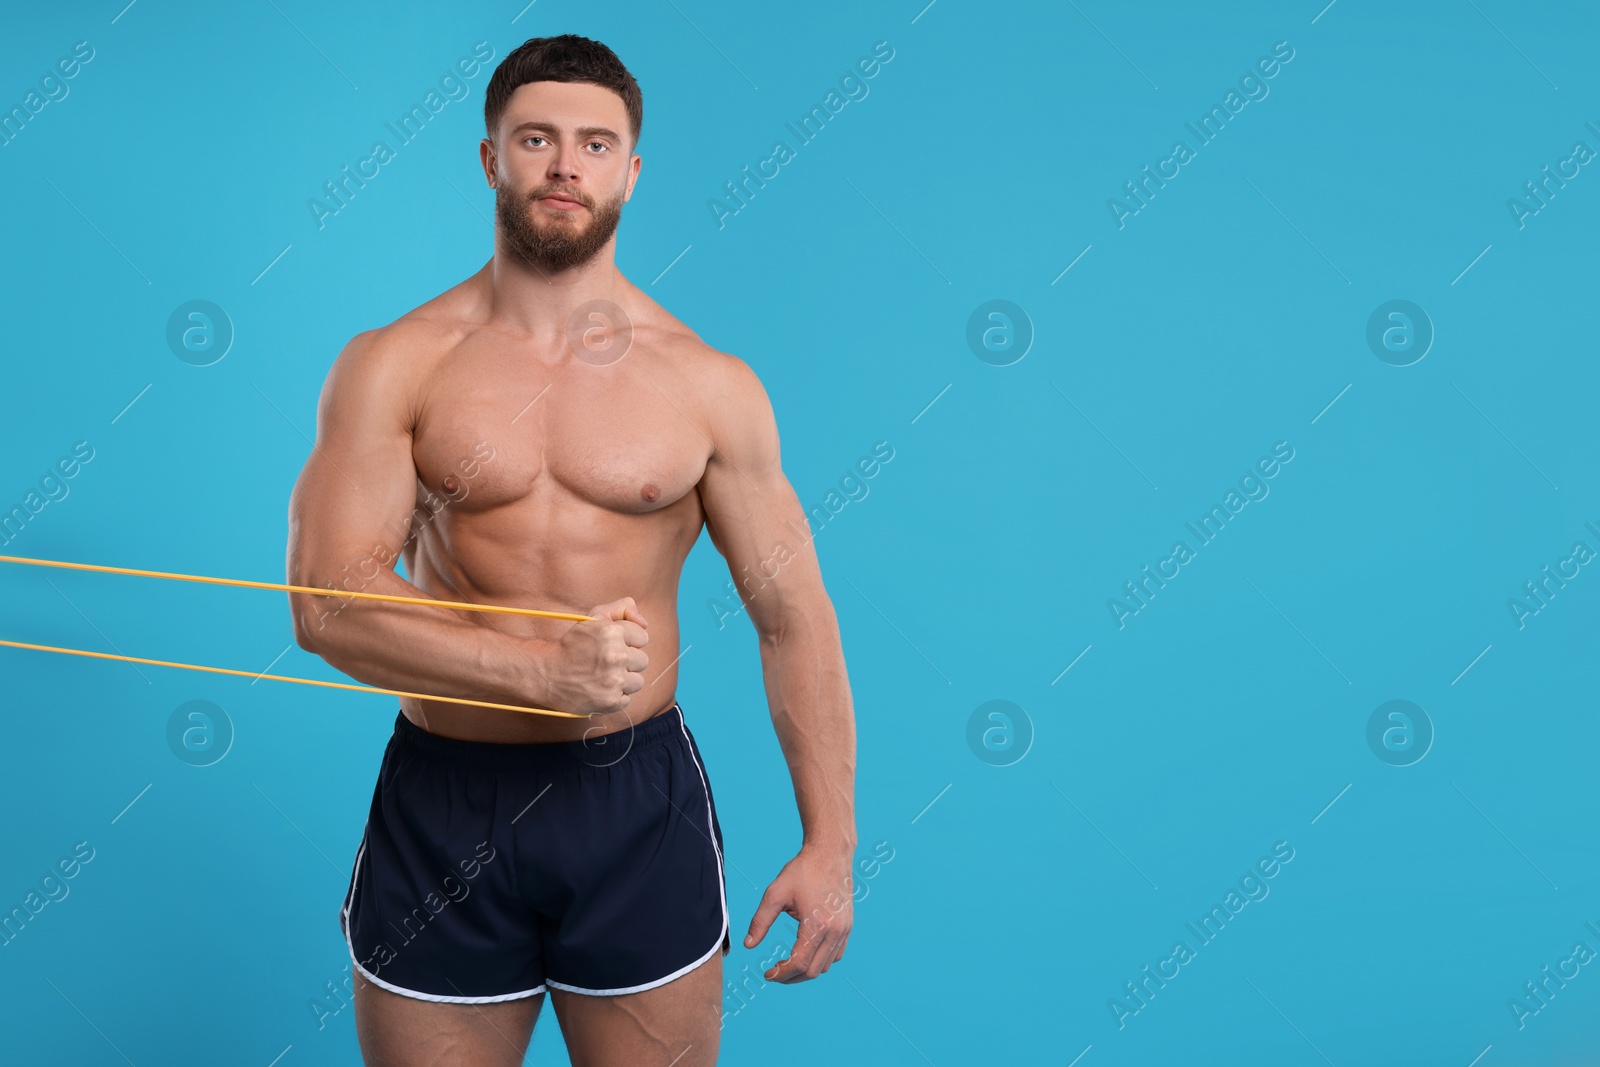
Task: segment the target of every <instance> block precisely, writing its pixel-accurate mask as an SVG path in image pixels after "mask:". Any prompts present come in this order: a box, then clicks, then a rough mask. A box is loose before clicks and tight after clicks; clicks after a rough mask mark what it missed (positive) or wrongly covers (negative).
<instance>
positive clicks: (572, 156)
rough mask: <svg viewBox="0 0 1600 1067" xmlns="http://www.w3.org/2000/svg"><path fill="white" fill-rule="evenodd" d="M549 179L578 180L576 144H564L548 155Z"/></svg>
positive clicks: (559, 180)
mask: <svg viewBox="0 0 1600 1067" xmlns="http://www.w3.org/2000/svg"><path fill="white" fill-rule="evenodd" d="M547 173H548V175H549V177H550V180H551V181H558V182H575V181H577V180H578V149H577V146H576V145H573V144H564V145H562V146H561V147H560V148H558V149H557V150H556V152H555V153H554V154H553V155H552V156H551V157H550V169H549V171H548V172H547Z"/></svg>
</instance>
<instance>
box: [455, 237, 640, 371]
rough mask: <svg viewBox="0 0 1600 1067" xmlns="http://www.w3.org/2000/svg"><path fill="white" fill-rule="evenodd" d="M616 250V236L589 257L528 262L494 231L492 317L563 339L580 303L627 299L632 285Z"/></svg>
mask: <svg viewBox="0 0 1600 1067" xmlns="http://www.w3.org/2000/svg"><path fill="white" fill-rule="evenodd" d="M615 250H616V241H615V239H613V240H611V241H608V242H606V245H605V247H604V248H602V249H600V251H599V252H597V253H595V255H594V256H593V257H592V258H591V259H589V260H588V261H587V262H585V263H580V264H578V265H577V266H575V267H569V268H568V269H566V270H559V271H553V270H550V269H549V268H547V267H543V266H538V265H536V264H533V263H531V262H529V261H528V260H527V259H525V258H524V257H523V256H522V254H521V253H519V252H518V251H516V249H514V248H512V247H510V246H509V245H508V244H507V243H506V241H505V238H504V236H502V235H501V234H500V233H498V232H496V234H495V248H494V256H493V257H492V258H491V259H490V260H489V262H488V264H487V265H486V266H485V268H484V271H485V273H486V275H487V279H488V285H489V308H490V315H491V317H492V318H494V319H495V320H496V321H498V322H500V323H503V324H504V325H505V326H506V327H507V328H509V329H512V330H515V331H518V332H521V333H525V334H527V335H529V336H530V337H531V338H532V339H534V341H536V342H538V343H545V344H559V343H560V342H561V341H562V340H563V339H564V338H565V337H566V331H567V325H568V322H569V320H570V319H571V317H572V313H573V312H574V311H575V310H576V309H577V308H578V306H579V305H581V304H584V303H587V302H588V301H590V300H609V301H611V302H612V303H614V304H622V303H623V302H624V300H625V299H626V290H628V289H631V288H632V286H631V285H630V283H629V282H628V280H627V279H626V278H624V277H623V276H622V272H621V271H619V270H617V267H616V263H615V261H614V260H613V254H614V252H615Z"/></svg>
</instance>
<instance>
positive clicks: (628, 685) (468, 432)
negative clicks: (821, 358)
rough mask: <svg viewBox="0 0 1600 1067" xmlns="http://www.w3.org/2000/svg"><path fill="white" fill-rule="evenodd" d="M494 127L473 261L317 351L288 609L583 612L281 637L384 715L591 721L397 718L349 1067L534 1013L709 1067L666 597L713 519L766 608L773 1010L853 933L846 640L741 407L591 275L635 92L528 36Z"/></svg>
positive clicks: (702, 909)
mask: <svg viewBox="0 0 1600 1067" xmlns="http://www.w3.org/2000/svg"><path fill="white" fill-rule="evenodd" d="M484 112H485V124H486V128H487V131H488V136H487V137H486V138H485V139H484V140H483V142H482V144H481V146H480V155H481V157H482V162H483V171H484V174H485V176H486V177H487V179H488V184H489V186H490V187H491V188H493V189H494V190H495V191H496V216H497V226H496V233H495V248H494V255H493V258H491V259H490V260H489V262H488V263H487V264H485V265H484V267H483V268H482V269H481V270H479V271H478V272H477V273H476V274H474V275H472V276H471V277H469V278H467V279H466V280H465V281H463V282H462V283H460V284H459V285H457V286H455V287H454V288H452V289H449V290H447V291H446V292H444V293H442V294H441V295H439V296H438V297H435V298H434V299H432V300H429V301H428V302H427V303H425V304H423V305H421V306H420V307H418V308H417V309H415V310H414V311H411V312H409V313H407V314H405V315H403V316H401V317H400V318H399V319H397V320H395V321H394V322H393V323H391V324H390V325H388V326H385V327H383V328H382V329H377V330H371V331H368V332H366V333H362V334H359V335H357V336H356V337H355V338H354V339H352V340H351V341H350V343H349V344H348V345H347V346H346V347H345V348H344V350H343V351H342V352H341V353H340V354H339V357H338V359H337V360H336V361H335V363H334V365H333V367H332V369H331V370H330V372H329V374H328V378H327V382H326V384H325V386H324V388H323V392H322V396H321V400H320V402H319V406H318V413H317V445H316V448H315V449H314V451H313V454H312V455H311V457H310V458H309V460H308V461H307V464H306V467H305V470H304V472H303V473H302V475H301V477H300V480H299V483H298V484H297V485H296V487H295V490H294V495H293V498H292V501H291V505H290V531H289V532H290V542H289V552H288V571H289V581H290V582H291V583H294V584H299V585H308V586H321V587H324V588H334V587H338V588H344V589H350V590H358V591H365V592H377V593H393V594H400V595H406V596H425V597H431V598H434V599H440V600H458V601H470V602H475V603H484V604H502V605H513V606H518V607H532V608H541V609H547V610H555V611H569V612H579V613H583V614H587V615H592V616H595V617H596V618H595V619H593V620H591V621H585V622H576V623H575V622H571V621H560V620H550V619H542V618H533V617H527V616H515V615H503V614H488V613H482V612H465V611H457V610H447V609H438V608H430V607H424V606H421V605H410V604H391V603H386V602H382V601H368V600H352V599H336V598H330V597H316V596H305V595H303V594H296V595H294V596H293V597H292V608H293V612H294V617H295V632H296V638H297V640H298V642H299V644H300V646H301V647H302V648H305V649H308V650H310V651H312V652H315V653H317V654H318V655H320V656H322V657H323V658H324V659H325V660H326V661H327V662H328V663H330V664H331V665H333V666H334V667H336V668H338V669H339V670H341V671H343V672H345V673H347V674H349V675H351V676H353V677H355V678H357V679H359V680H361V681H363V682H366V683H369V684H372V685H377V686H381V687H384V688H388V689H399V690H407V691H412V692H420V693H431V694H435V695H439V696H454V697H462V698H468V699H475V700H485V701H491V702H496V703H502V704H511V705H515V706H518V707H531V708H550V709H557V710H562V711H569V712H576V713H580V714H583V715H586V716H588V717H587V718H570V719H569V718H556V717H553V716H541V715H532V714H527V713H522V712H512V711H497V710H492V709H484V708H476V707H470V706H465V705H460V704H451V703H445V702H441V701H436V700H425V699H414V698H409V697H408V698H404V699H402V700H401V701H400V713H399V715H398V716H397V718H396V721H395V732H394V735H393V736H392V738H391V739H390V741H389V744H388V748H387V749H386V751H385V753H384V758H383V764H382V768H381V770H380V772H379V778H378V782H377V786H376V788H375V789H374V795H373V801H372V806H371V810H370V813H369V816H368V819H367V825H366V829H365V832H364V834H363V838H362V842H361V846H360V848H359V849H358V851H357V853H356V859H355V864H354V869H353V871H352V877H351V883H350V888H349V891H348V893H347V895H346V898H345V901H344V904H343V906H342V907H341V909H340V915H339V918H340V925H341V929H342V930H343V931H344V933H345V936H346V938H347V940H348V941H349V943H350V951H351V954H352V957H353V959H354V961H355V969H356V976H355V983H356V989H355V1005H356V1027H357V1033H358V1036H359V1038H360V1042H361V1049H362V1054H363V1056H364V1058H365V1060H366V1062H367V1063H368V1064H371V1065H380V1064H381V1065H385V1067H410V1065H423V1064H426V1065H429V1067H438V1065H442V1064H472V1065H474V1067H485V1065H498V1064H506V1065H513V1064H520V1063H522V1059H523V1055H524V1052H525V1050H526V1048H527V1045H528V1041H529V1039H530V1037H531V1035H532V1030H533V1024H534V1020H535V1018H536V1017H537V1016H538V1014H539V1009H540V1007H541V1005H542V1002H543V1000H544V993H545V991H546V990H547V989H548V990H549V992H550V997H551V1000H552V1001H553V1003H554V1006H555V1011H556V1018H557V1020H558V1021H559V1024H560V1026H561V1030H562V1032H563V1034H564V1036H565V1039H566V1042H567V1047H568V1049H569V1050H570V1053H571V1056H572V1062H573V1063H574V1064H576V1065H580V1067H588V1065H612V1064H626V1065H628V1067H669V1065H671V1067H693V1065H697V1064H711V1063H714V1062H715V1061H716V1057H717V1049H718V1041H719V1034H720V1022H721V1012H720V1004H721V986H722V956H723V955H724V954H725V953H726V952H727V951H728V941H727V936H728V934H729V932H730V930H729V925H730V924H729V916H728V911H727V897H726V892H725V885H724V870H725V869H724V864H723V857H722V848H721V832H720V829H719V828H718V826H717V823H716V816H715V807H714V804H713V801H712V796H711V791H710V785H709V782H708V779H707V777H706V775H705V768H704V765H703V763H702V762H701V760H700V755H699V752H698V750H697V749H696V747H695V745H694V742H693V740H692V738H691V736H690V733H689V731H688V728H687V727H686V725H685V724H684V713H683V709H682V708H681V707H680V705H679V704H678V702H677V700H676V699H675V693H676V690H677V680H678V671H677V666H678V657H679V653H680V646H679V634H678V623H677V617H676V608H677V594H678V579H679V575H680V573H681V571H682V566H683V562H684V559H685V557H686V556H687V555H688V553H689V550H690V548H691V547H692V546H693V545H694V543H695V541H696V539H697V538H698V536H699V533H700V528H701V526H702V524H704V525H705V526H706V528H707V529H708V530H709V531H710V536H711V540H712V543H713V544H714V545H715V546H716V548H717V549H718V551H720V552H721V553H722V555H723V556H724V557H726V559H727V562H728V566H729V569H730V571H731V572H732V573H733V574H734V575H740V574H742V573H746V571H747V569H748V570H750V571H758V572H760V573H762V574H763V576H764V577H765V578H768V579H769V580H766V581H764V582H762V583H759V585H758V588H757V589H756V590H755V591H751V590H749V589H746V590H745V591H744V592H743V593H742V595H743V596H744V597H745V601H746V604H747V607H748V610H749V612H750V619H751V621H752V623H753V624H754V626H755V628H756V631H757V633H758V634H759V636H760V650H761V661H762V668H763V674H764V678H765V687H766V695H767V701H768V704H769V706H770V709H771V714H772V720H773V725H774V727H775V729H776V731H777V735H778V739H779V742H780V744H781V746H782V749H783V753H784V756H785V758H786V760H787V761H788V764H789V769H790V774H791V777H792V778H793V783H794V793H795V800H796V804H797V806H798V809H799V815H800V821H801V825H802V828H803V831H804V842H803V845H802V847H801V849H800V851H799V854H798V855H797V856H796V857H795V858H794V859H792V860H790V861H789V862H788V863H787V864H786V865H785V866H784V868H783V870H782V871H781V872H780V873H779V874H778V876H777V878H776V879H774V881H773V882H772V884H771V885H770V886H769V887H768V889H767V890H766V893H765V894H764V895H763V897H762V899H761V903H760V906H759V907H758V909H757V910H756V913H755V915H754V916H753V917H752V919H751V922H750V925H749V928H748V932H747V934H746V935H745V937H744V944H745V946H746V947H747V948H749V947H754V946H755V945H757V944H759V943H760V942H761V941H762V939H763V938H764V937H765V936H766V934H767V931H768V929H769V928H770V927H771V926H772V923H773V921H774V920H775V919H776V918H777V916H778V914H779V913H780V912H787V913H789V914H790V915H792V916H794V917H795V918H797V919H798V920H799V921H800V928H799V930H798V933H797V937H796V943H795V945H794V947H793V948H792V950H791V951H790V954H789V956H788V958H787V959H785V960H782V961H780V962H778V963H777V965H776V966H774V967H773V968H772V969H771V970H770V971H768V972H767V975H766V977H767V978H768V979H769V980H772V981H777V982H798V981H805V980H807V979H810V978H814V977H816V976H817V975H819V974H821V973H822V972H824V971H826V970H827V969H828V968H829V966H830V965H832V964H833V963H836V962H838V960H839V959H840V958H841V957H842V956H843V955H844V951H845V943H846V941H847V939H848V936H849V932H850V925H851V907H850V902H851V893H850V888H851V883H850V870H851V858H852V852H853V850H854V847H855V842H856V837H855V824H854V812H853V782H854V773H855V731H854V719H853V711H852V708H851V699H850V690H849V684H848V680H847V678H846V674H845V664H844V657H843V653H842V650H841V647H840V639H839V633H838V625H837V621H836V618H835V615H834V611H833V605H832V603H831V602H830V600H829V598H828V596H827V594H826V592H825V591H824V588H823V584H822V580H821V575H820V571H819V568H818V563H817V558H816V555H815V552H814V550H813V548H812V545H811V543H810V539H809V538H804V539H802V538H798V537H796V536H795V534H794V532H793V531H795V530H805V529H806V517H805V511H804V509H803V508H802V507H801V505H800V503H799V501H798V500H797V499H796V496H795V493H794V491H793V489H792V488H791V487H790V486H789V483H788V481H787V480H786V479H785V477H784V474H783V471H782V468H781V466H780V463H779V452H778V434H777V429H776V426H775V424H774V419H773V414H772V408H771V405H770V403H769V401H768V398H767V396H766V393H765V391H764V390H763V388H762V386H761V383H760V381H759V380H758V379H757V377H756V375H755V374H754V373H753V372H752V371H751V369H750V368H749V367H748V366H747V365H746V364H745V363H744V362H742V361H741V360H739V359H737V358H735V357H733V356H731V355H727V354H724V353H721V352H717V351H715V350H713V349H711V348H710V347H708V346H707V345H706V344H705V343H704V342H702V341H701V340H700V339H699V338H698V337H697V336H696V335H695V334H694V333H693V332H692V331H691V330H690V329H689V328H688V327H686V326H684V325H683V324H682V323H680V322H678V320H677V319H675V318H673V317H672V316H671V315H669V314H667V312H665V311H664V310H662V308H661V307H659V306H658V305H657V304H656V303H655V302H654V301H653V300H651V299H650V298H649V297H648V296H646V295H645V294H644V293H643V292H641V291H640V290H639V289H638V288H636V287H635V286H634V285H632V284H631V283H630V282H629V281H628V280H627V279H626V278H624V277H623V276H622V274H621V273H620V272H619V271H618V270H617V268H616V267H615V265H614V264H613V253H614V250H615V229H616V225H617V221H618V218H619V216H620V214H621V210H622V205H623V203H625V202H626V201H627V200H628V199H629V197H630V196H631V195H632V193H633V189H634V184H635V182H636V181H637V180H638V177H639V168H640V157H639V156H638V155H637V154H634V148H635V147H636V146H637V144H638V138H639V127H640V120H641V117H642V104H641V102H640V96H639V89H638V86H637V85H636V83H635V82H634V79H633V77H632V76H631V75H630V74H629V73H628V71H627V70H626V68H625V67H623V65H622V63H621V62H620V61H619V60H618V59H617V57H616V56H615V55H614V54H613V53H612V52H611V50H610V49H608V48H606V47H605V46H604V45H602V44H599V43H597V42H594V41H590V40H587V39H585V38H582V37H574V36H570V35H568V36H562V37H551V38H536V39H534V40H530V41H528V42H527V43H526V44H524V45H522V46H521V47H519V48H518V49H516V50H515V51H514V52H512V53H511V54H510V55H509V56H507V57H506V59H505V61H504V62H503V63H502V64H501V65H500V66H499V68H498V69H497V70H496V71H495V73H494V75H493V77H492V78H491V80H490V82H489V85H488V87H487V89H486V101H485V107H484ZM596 309H598V311H597V310H596ZM802 540H803V543H801V542H802ZM779 546H785V547H784V548H782V549H781V550H780V549H779ZM775 556H776V558H777V559H778V560H779V561H781V568H782V570H781V574H779V575H778V576H777V577H776V578H775V579H774V578H772V577H771V576H770V575H768V574H767V570H768V569H769V568H770V566H771V564H772V561H773V560H774V558H775ZM399 558H403V559H404V560H405V564H406V573H407V575H408V576H409V578H410V580H409V581H407V580H405V579H402V578H401V577H399V576H398V575H397V574H395V573H394V564H395V561H396V560H397V559H399Z"/></svg>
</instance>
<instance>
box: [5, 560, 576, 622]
mask: <svg viewBox="0 0 1600 1067" xmlns="http://www.w3.org/2000/svg"><path fill="white" fill-rule="evenodd" d="M0 563H26V564H28V565H30V566H34V567H62V568H65V569H67V570H74V571H100V572H102V573H105V574H131V575H135V576H137V577H141V578H171V579H173V580H175V581H180V582H207V583H210V584H212V585H237V586H242V587H243V588H246V589H279V590H282V591H284V592H287V593H307V594H310V595H311V596H340V597H350V598H353V599H360V600H386V601H388V602H390V603H392V604H422V605H424V606H426V607H430V608H456V609H457V610H460V611H490V612H497V613H499V614H502V615H532V616H536V617H538V618H542V619H571V620H572V621H573V622H587V621H589V620H590V619H593V618H594V616H593V615H580V614H578V613H576V612H571V611H539V610H536V609H534V608H510V607H503V606H501V605H499V604H468V603H464V602H462V601H457V600H433V599H431V598H428V597H415V596H394V595H392V594H389V593H353V592H351V591H350V590H348V589H319V588H317V587H316V586H310V585H284V584H282V583H281V582H248V581H244V580H242V579H239V578H207V577H205V576H203V575H198V574H172V573H170V572H168V571H142V570H136V569H135V568H133V567H102V566H99V565H98V564H94V563H62V562H60V561H58V560H53V559H29V558H28V557H26V556H0Z"/></svg>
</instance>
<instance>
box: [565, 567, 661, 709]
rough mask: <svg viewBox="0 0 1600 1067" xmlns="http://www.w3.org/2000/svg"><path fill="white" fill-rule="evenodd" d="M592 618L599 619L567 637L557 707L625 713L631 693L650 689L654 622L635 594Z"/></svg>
mask: <svg viewBox="0 0 1600 1067" xmlns="http://www.w3.org/2000/svg"><path fill="white" fill-rule="evenodd" d="M589 614H590V615H593V616H594V618H593V619H591V620H589V621H587V622H580V623H578V624H577V625H575V626H573V627H572V629H570V630H568V631H567V632H566V633H565V634H564V635H563V636H562V638H561V642H560V645H559V648H558V651H557V655H556V657H555V667H554V671H553V677H552V678H551V680H550V687H551V691H552V693H553V695H554V701H555V706H556V707H558V708H561V709H562V710H564V711H572V712H576V713H577V714H579V715H599V714H605V713H607V712H618V711H622V710H624V709H625V708H627V706H628V697H629V695H630V694H633V693H637V692H638V691H639V690H641V689H643V688H644V674H643V672H644V669H645V667H646V666H647V665H648V664H649V662H650V658H649V657H648V656H647V655H645V652H644V645H645V642H646V641H648V640H649V639H650V635H649V634H647V633H646V632H645V627H647V626H648V625H649V623H647V622H645V619H644V616H643V615H641V614H639V605H637V604H635V603H634V602H633V598H632V597H631V596H630V597H623V598H622V599H621V600H613V601H611V602H609V603H606V604H601V605H599V606H597V607H595V608H593V609H591V610H590V611H589Z"/></svg>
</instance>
